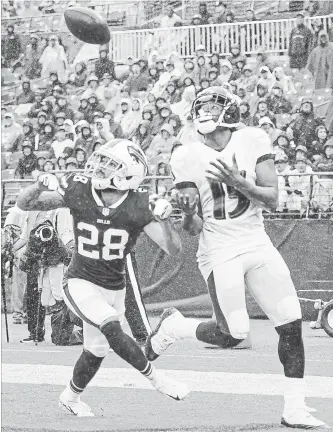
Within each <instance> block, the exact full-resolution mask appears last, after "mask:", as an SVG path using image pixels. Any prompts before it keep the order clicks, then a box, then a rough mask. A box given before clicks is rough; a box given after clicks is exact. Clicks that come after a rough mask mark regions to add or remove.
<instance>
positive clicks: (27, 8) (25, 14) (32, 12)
mask: <svg viewBox="0 0 333 432" xmlns="http://www.w3.org/2000/svg"><path fill="white" fill-rule="evenodd" d="M39 15H40V12H39V10H38V9H37V7H36V6H35V4H34V3H33V2H32V1H31V0H24V1H23V4H22V5H21V7H20V9H18V11H17V16H19V17H21V18H30V17H36V16H39Z"/></svg>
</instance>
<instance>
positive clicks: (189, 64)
mask: <svg viewBox="0 0 333 432" xmlns="http://www.w3.org/2000/svg"><path fill="white" fill-rule="evenodd" d="M187 77H189V78H191V79H192V80H193V78H194V63H193V61H192V59H190V58H187V59H186V60H185V63H184V71H183V72H182V74H181V76H180V78H179V83H180V84H183V83H184V80H185V78H187Z"/></svg>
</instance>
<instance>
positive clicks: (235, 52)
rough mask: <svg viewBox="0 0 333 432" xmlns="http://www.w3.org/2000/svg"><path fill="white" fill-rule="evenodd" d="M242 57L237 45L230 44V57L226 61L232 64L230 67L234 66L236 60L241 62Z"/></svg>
mask: <svg viewBox="0 0 333 432" xmlns="http://www.w3.org/2000/svg"><path fill="white" fill-rule="evenodd" d="M243 59H244V56H243V55H242V54H241V50H240V46H239V44H237V43H235V44H232V45H231V47H230V55H229V57H228V60H229V61H230V63H231V64H232V66H233V67H234V66H236V63H237V62H238V60H243Z"/></svg>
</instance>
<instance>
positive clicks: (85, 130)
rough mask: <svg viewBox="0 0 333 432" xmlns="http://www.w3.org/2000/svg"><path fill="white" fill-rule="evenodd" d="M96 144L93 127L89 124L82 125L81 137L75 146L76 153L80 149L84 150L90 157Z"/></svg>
mask: <svg viewBox="0 0 333 432" xmlns="http://www.w3.org/2000/svg"><path fill="white" fill-rule="evenodd" d="M95 142H96V138H95V137H94V136H93V131H92V127H91V126H90V124H89V123H88V122H86V123H85V124H83V125H82V128H81V135H80V136H79V138H78V139H77V140H76V143H75V145H74V151H76V150H77V149H78V148H82V149H83V150H84V151H85V152H86V154H87V156H88V157H89V156H90V155H91V154H92V152H93V147H94V145H95Z"/></svg>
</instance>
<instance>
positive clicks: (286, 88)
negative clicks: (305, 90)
mask: <svg viewBox="0 0 333 432" xmlns="http://www.w3.org/2000/svg"><path fill="white" fill-rule="evenodd" d="M273 76H274V78H275V80H276V82H277V83H278V84H279V85H280V86H281V88H282V90H283V92H284V94H287V93H288V92H289V93H292V94H296V93H297V91H296V89H295V86H294V83H293V79H292V77H291V76H287V75H286V74H285V72H284V69H283V68H282V67H281V66H278V67H276V68H275V69H274V70H273Z"/></svg>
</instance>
